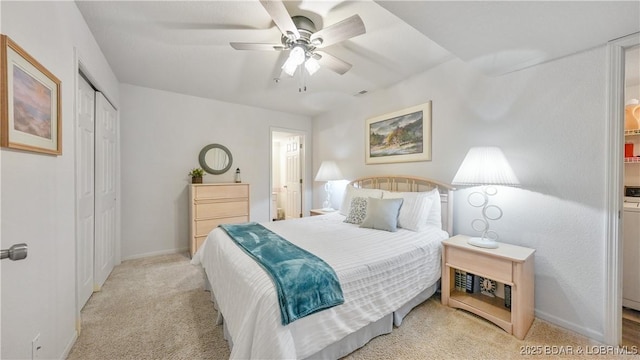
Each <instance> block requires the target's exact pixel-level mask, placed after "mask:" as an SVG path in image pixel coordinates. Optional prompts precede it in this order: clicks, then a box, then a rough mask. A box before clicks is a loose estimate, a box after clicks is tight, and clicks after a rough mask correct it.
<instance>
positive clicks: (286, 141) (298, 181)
mask: <svg viewBox="0 0 640 360" xmlns="http://www.w3.org/2000/svg"><path fill="white" fill-rule="evenodd" d="M305 140H306V135H305V134H304V133H303V132H298V131H295V130H287V129H273V130H272V131H271V207H270V219H271V220H272V221H277V220H285V219H293V218H300V217H302V212H303V209H304V204H303V202H304V196H303V189H304V185H303V184H304V183H305V179H304V174H305V169H306V164H305V152H304V151H305V146H304V144H305V143H306V141H305Z"/></svg>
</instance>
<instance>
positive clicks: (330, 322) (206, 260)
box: [192, 213, 448, 359]
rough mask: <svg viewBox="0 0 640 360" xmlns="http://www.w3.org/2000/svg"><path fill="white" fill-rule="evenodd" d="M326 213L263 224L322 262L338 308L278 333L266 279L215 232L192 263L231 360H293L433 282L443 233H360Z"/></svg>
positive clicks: (275, 305)
mask: <svg viewBox="0 0 640 360" xmlns="http://www.w3.org/2000/svg"><path fill="white" fill-rule="evenodd" d="M343 220H344V216H342V215H340V214H338V213H334V214H329V215H325V216H312V217H307V218H302V219H295V220H287V221H280V222H271V223H264V224H263V225H264V226H265V227H267V228H269V229H271V230H272V231H274V232H276V233H277V234H279V235H280V236H282V237H283V238H285V239H287V240H289V241H290V242H292V243H294V244H296V245H298V246H300V247H302V248H304V249H305V250H307V251H310V252H312V253H314V254H316V255H317V256H319V257H320V258H322V259H323V260H324V261H326V262H327V263H328V264H329V265H330V266H331V267H332V268H333V269H334V270H335V272H336V273H337V275H338V278H339V279H340V284H341V286H342V291H343V293H344V298H345V303H344V304H342V305H340V306H337V307H333V308H331V309H328V310H324V311H321V312H319V313H315V314H313V315H310V316H307V317H305V318H302V319H299V320H296V321H294V322H293V323H291V324H289V325H287V326H283V325H282V324H281V322H280V321H281V320H280V309H279V307H278V300H277V295H276V291H275V288H274V286H273V283H272V281H271V279H270V278H269V276H268V275H267V273H266V272H265V271H264V270H263V269H262V268H261V267H260V266H259V265H258V264H257V263H256V262H255V261H254V260H253V259H251V258H250V257H249V256H247V255H246V254H245V253H244V252H243V250H241V249H240V248H239V247H238V246H237V245H236V244H235V243H234V242H233V241H232V240H231V239H230V238H229V237H228V236H227V235H226V233H225V232H224V231H222V230H221V229H220V228H216V229H214V230H213V231H212V232H211V233H210V234H209V236H208V237H207V239H206V241H205V242H204V244H203V246H201V247H200V249H199V250H198V252H197V253H196V254H195V255H194V257H193V260H192V263H194V264H201V265H202V266H203V267H204V269H205V271H206V273H207V276H208V278H209V282H210V283H211V289H212V291H213V293H214V295H215V298H216V301H217V304H218V309H219V310H220V312H221V313H222V314H223V315H224V321H225V322H226V325H227V328H228V331H229V333H230V335H231V338H232V341H233V349H232V351H231V358H232V359H248V358H252V359H257V358H259V359H266V358H269V359H294V358H297V359H300V358H305V357H308V356H310V355H312V354H314V353H316V352H318V351H319V350H321V349H323V348H324V347H326V346H327V345H329V344H331V343H333V342H335V341H338V340H340V339H342V338H343V337H344V336H346V335H348V334H350V333H352V332H354V331H356V330H358V329H360V328H362V327H364V326H366V325H368V324H369V323H371V322H374V321H376V320H379V319H380V318H382V317H383V316H385V315H387V314H389V313H391V312H393V311H395V310H397V309H398V308H399V307H400V306H402V305H404V304H405V303H406V302H407V301H408V300H410V299H412V298H413V297H415V296H416V295H417V294H418V293H420V292H421V291H423V290H424V289H426V288H427V287H429V286H431V285H432V284H434V283H435V282H436V281H437V280H438V279H439V278H440V267H441V264H440V254H441V245H440V243H441V241H442V240H443V239H446V238H447V237H448V235H447V233H446V232H444V231H442V230H440V229H437V228H435V227H432V228H430V229H427V230H425V231H422V232H413V231H408V230H403V229H398V232H395V233H390V232H387V231H381V230H373V229H362V228H359V227H358V226H357V225H352V224H346V223H343V222H342V221H343Z"/></svg>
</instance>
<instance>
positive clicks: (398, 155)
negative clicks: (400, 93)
mask: <svg viewBox="0 0 640 360" xmlns="http://www.w3.org/2000/svg"><path fill="white" fill-rule="evenodd" d="M365 138H366V140H365V163H366V164H388V163H402V162H413V161H430V160H431V101H428V102H426V103H424V104H420V105H416V106H412V107H409V108H406V109H402V110H399V111H395V112H392V113H388V114H384V115H380V116H376V117H373V118H370V119H367V120H366V130H365Z"/></svg>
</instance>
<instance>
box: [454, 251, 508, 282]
mask: <svg viewBox="0 0 640 360" xmlns="http://www.w3.org/2000/svg"><path fill="white" fill-rule="evenodd" d="M445 251H446V252H447V255H446V259H447V265H449V266H450V267H453V268H456V269H464V270H466V271H468V272H471V273H474V274H477V275H481V276H484V277H488V278H489V279H492V280H496V281H499V282H501V283H507V284H512V283H513V278H512V262H511V261H509V260H506V259H501V258H497V257H492V256H478V253H477V252H476V253H474V252H471V251H467V250H463V249H458V248H455V247H450V246H448V247H446V248H445Z"/></svg>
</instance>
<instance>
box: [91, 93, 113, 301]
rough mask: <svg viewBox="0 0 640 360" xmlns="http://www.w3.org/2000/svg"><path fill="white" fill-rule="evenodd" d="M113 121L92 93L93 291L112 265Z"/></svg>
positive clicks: (105, 103) (108, 108)
mask: <svg viewBox="0 0 640 360" xmlns="http://www.w3.org/2000/svg"><path fill="white" fill-rule="evenodd" d="M117 118H118V113H117V111H116V109H115V108H114V107H113V106H112V105H111V104H110V103H109V101H107V99H106V98H105V97H104V95H102V93H100V92H96V134H95V139H96V140H95V141H96V146H95V151H96V153H95V159H96V160H95V161H96V163H95V166H96V170H95V179H96V181H95V202H96V203H95V217H96V219H95V257H94V259H95V264H94V267H95V271H94V283H95V288H94V290H99V289H100V288H101V287H102V285H103V284H104V282H105V280H107V277H109V274H110V273H111V270H113V266H114V264H115V250H116V165H117V147H116V146H117V124H118V121H117Z"/></svg>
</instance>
